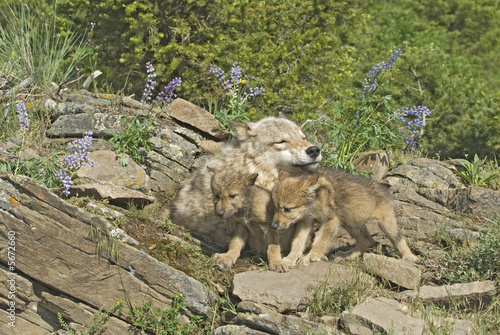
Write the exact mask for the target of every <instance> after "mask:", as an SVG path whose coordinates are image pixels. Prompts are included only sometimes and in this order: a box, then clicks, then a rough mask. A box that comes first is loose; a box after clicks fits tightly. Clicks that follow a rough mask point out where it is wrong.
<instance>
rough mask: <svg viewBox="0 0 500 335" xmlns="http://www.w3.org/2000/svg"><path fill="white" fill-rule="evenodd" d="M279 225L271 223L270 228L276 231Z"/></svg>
mask: <svg viewBox="0 0 500 335" xmlns="http://www.w3.org/2000/svg"><path fill="white" fill-rule="evenodd" d="M278 227H279V225H278V224H277V223H276V222H273V223H271V228H273V229H278Z"/></svg>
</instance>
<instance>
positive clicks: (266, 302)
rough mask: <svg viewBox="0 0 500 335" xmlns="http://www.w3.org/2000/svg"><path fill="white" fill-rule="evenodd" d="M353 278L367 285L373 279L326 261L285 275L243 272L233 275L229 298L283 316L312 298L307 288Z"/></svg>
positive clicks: (269, 272)
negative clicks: (262, 307)
mask: <svg viewBox="0 0 500 335" xmlns="http://www.w3.org/2000/svg"><path fill="white" fill-rule="evenodd" d="M355 279H360V280H362V281H363V282H366V283H367V284H368V285H371V284H373V282H374V279H373V278H371V277H370V276H368V275H366V274H364V273H362V272H360V271H359V270H356V269H354V268H351V267H348V266H345V265H341V264H331V263H329V262H317V263H312V264H310V265H309V266H300V267H298V268H294V269H291V270H290V272H287V273H278V272H274V271H247V272H242V273H238V274H236V275H235V276H234V281H233V286H234V288H233V295H235V296H237V297H238V298H239V299H241V300H249V301H254V302H256V303H258V304H260V305H263V306H266V307H267V308H270V309H273V310H275V311H277V312H280V313H283V312H290V311H297V310H300V309H302V308H304V305H305V304H307V303H308V302H309V301H310V299H311V298H312V294H311V292H310V291H309V290H308V289H310V288H311V287H312V286H314V285H317V284H319V283H320V282H324V281H327V282H328V283H329V284H330V285H332V286H335V285H336V284H338V283H340V282H343V281H353V280H355Z"/></svg>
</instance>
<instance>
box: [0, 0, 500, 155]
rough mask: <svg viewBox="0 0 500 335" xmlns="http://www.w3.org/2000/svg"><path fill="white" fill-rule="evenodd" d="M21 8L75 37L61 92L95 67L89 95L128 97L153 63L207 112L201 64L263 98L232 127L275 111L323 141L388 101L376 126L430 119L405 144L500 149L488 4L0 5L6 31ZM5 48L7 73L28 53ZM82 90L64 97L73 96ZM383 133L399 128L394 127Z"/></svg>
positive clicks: (443, 150) (118, 1)
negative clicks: (398, 115) (414, 114)
mask: <svg viewBox="0 0 500 335" xmlns="http://www.w3.org/2000/svg"><path fill="white" fill-rule="evenodd" d="M21 4H22V5H21ZM20 7H23V8H24V13H25V15H26V17H36V18H37V22H39V23H45V25H46V27H48V28H47V29H49V30H50V31H52V30H53V31H52V32H56V33H57V39H59V40H66V39H70V41H72V43H70V47H71V50H72V51H71V52H66V53H64V56H66V63H65V64H64V65H71V66H72V67H71V69H72V70H73V71H72V73H71V74H70V75H69V74H68V75H65V74H66V70H67V68H66V67H63V68H61V69H60V73H58V76H55V78H53V80H56V81H57V82H56V84H59V85H61V84H64V83H68V82H70V81H72V80H74V79H77V78H78V77H80V76H81V75H89V74H90V73H91V72H92V71H93V70H97V69H98V70H101V71H103V72H104V74H103V75H101V76H100V77H99V78H98V79H97V80H96V81H94V83H93V85H92V86H91V88H90V89H91V90H94V91H106V92H107V93H109V92H110V91H113V92H122V93H123V94H124V95H131V94H135V95H136V98H139V97H140V95H141V94H142V90H143V88H144V87H145V84H146V81H147V75H148V73H147V72H146V69H147V66H146V63H147V62H151V63H152V64H153V66H154V67H155V70H156V74H157V78H156V79H155V80H156V81H157V83H158V86H157V87H161V86H162V85H165V84H167V83H168V82H170V81H171V80H172V79H173V78H175V77H180V78H182V80H183V83H182V86H181V87H180V88H179V90H178V94H179V96H180V97H183V98H185V99H187V100H189V101H193V102H195V103H197V104H199V105H200V106H202V107H205V108H206V109H212V110H213V109H214V108H216V106H220V105H221V104H222V103H223V102H224V99H225V94H227V92H226V91H224V90H223V88H222V87H221V86H220V85H218V83H217V78H215V76H214V73H213V72H211V71H210V68H211V67H213V66H216V67H219V68H221V69H223V70H225V71H226V72H229V70H230V69H231V68H232V67H233V66H239V68H240V69H241V71H242V74H243V76H242V78H244V80H242V81H241V82H240V83H238V84H239V85H241V86H242V87H243V86H245V85H249V87H259V88H260V89H262V90H263V92H262V94H261V95H260V96H259V97H256V98H255V99H253V100H252V101H249V107H250V108H248V109H247V111H246V112H245V113H244V114H241V113H240V114H237V115H232V116H231V115H229V117H230V118H233V119H238V118H244V119H245V120H247V119H256V118H259V117H262V116H266V115H274V114H276V113H278V112H284V113H286V114H287V115H289V116H290V117H291V118H292V119H294V120H295V121H297V122H298V123H300V124H302V123H303V122H306V120H311V121H310V122H309V123H307V126H308V127H309V129H310V131H308V132H309V133H310V134H315V136H316V137H317V138H316V140H317V141H319V142H320V144H326V143H331V141H329V138H330V137H331V136H332V132H333V134H336V133H337V132H336V131H335V129H334V125H335V124H337V123H339V122H341V121H342V118H343V117H345V115H351V116H352V115H353V114H355V115H357V113H358V112H359V111H360V109H362V108H363V106H364V108H368V107H369V108H371V109H376V107H378V103H379V102H380V99H381V98H382V97H385V98H384V108H383V109H380V108H379V109H378V110H377V111H376V113H375V114H376V116H377V117H380V118H386V119H390V118H391V117H392V116H394V115H393V114H394V112H395V111H397V110H400V109H401V108H406V107H409V108H411V107H412V106H426V107H427V108H428V109H429V111H430V112H431V116H430V117H428V118H427V119H426V120H425V127H422V129H421V130H419V135H420V136H419V139H418V143H415V144H418V147H419V148H420V149H422V150H424V151H425V152H426V153H428V154H429V155H430V156H433V157H435V156H439V157H443V158H448V157H460V158H464V157H465V156H466V155H468V157H473V156H474V154H478V155H479V156H480V157H484V156H486V155H489V156H490V158H492V157H493V155H494V154H498V153H499V152H500V131H499V128H500V126H499V122H498V117H499V114H500V108H499V89H500V82H499V79H498V78H500V73H499V69H500V67H499V60H498V57H499V56H498V55H499V54H500V50H499V48H500V43H499V41H498V40H499V37H498V36H500V26H499V25H498V24H497V22H498V19H499V18H500V14H499V13H500V9H499V8H498V7H499V5H498V1H495V0H479V1H475V0H448V1H445V0H440V1H434V0H433V1H428V0H426V1H419V2H415V1H410V0H402V1H396V2H394V1H368V0H342V1H331V0H317V1H306V2H304V1H298V0H292V1H286V2H283V1H257V0H246V1H199V0H198V1H178V0H174V1H157V2H152V1H149V0H138V1H132V0H104V1H99V2H96V1H90V2H89V1H84V0H72V1H66V0H64V1H52V0H42V1H37V2H32V1H20V0H16V1H10V3H7V2H3V3H2V4H1V5H0V9H1V10H2V12H3V17H2V19H1V21H2V26H3V29H5V28H9V24H11V23H12V18H13V16H15V15H16V14H15V9H16V8H20ZM13 8H14V12H13V11H12V9H13ZM2 41H3V43H2V50H1V53H2V55H1V64H2V73H3V76H5V75H6V73H9V70H10V69H11V67H12V64H13V63H15V61H16V59H17V60H19V58H23V57H27V56H28V55H18V54H14V53H12V50H8V48H5V43H6V42H5V36H3V37H2ZM82 49H83V51H84V52H82ZM398 49H401V51H402V52H401V54H400V55H399V59H398V61H397V62H395V63H394V68H393V69H392V70H391V71H382V72H381V73H380V75H379V77H378V82H377V89H376V90H375V91H373V92H370V93H372V96H371V97H370V99H372V100H369V101H363V102H360V101H359V100H360V99H361V96H362V94H363V93H362V92H363V88H364V87H365V85H366V79H367V78H368V77H369V76H370V74H369V71H370V70H373V68H374V67H375V66H376V65H377V64H382V62H383V61H385V60H387V58H388V57H389V55H390V54H391V53H392V52H393V51H394V50H398ZM77 50H80V53H78V52H76V51H77ZM40 51H41V50H39V52H40ZM32 56H33V55H32ZM9 57H10V58H11V59H8V58H9ZM12 57H13V58H14V59H12ZM70 59H71V60H70ZM27 61H29V60H27ZM45 64H47V60H45ZM41 67H46V65H39V66H38V67H37V66H35V68H31V67H24V73H19V72H16V73H14V74H12V73H10V74H9V75H7V76H12V77H11V78H9V79H12V80H16V81H19V82H20V81H22V80H24V79H26V77H27V76H29V75H31V74H34V73H33V72H36V71H37V70H40V68H41ZM44 79H45V80H47V78H46V77H44ZM83 80H84V79H81V80H78V81H74V82H71V84H67V86H66V87H73V88H78V87H80V86H81V85H82V83H83ZM49 83H50V82H49ZM46 84H47V83H46ZM216 97H217V99H216ZM226 98H227V97H226ZM217 102H218V104H217ZM341 111H343V113H341ZM346 113H347V114H346ZM377 113H378V114H377ZM229 114H231V113H229ZM382 114H383V115H382ZM312 120H318V121H317V122H312ZM388 128H389V129H390V130H392V131H396V130H398V129H400V128H401V125H400V124H398V123H397V122H391V124H388ZM424 128H425V131H424ZM376 131H377V129H372V130H371V132H372V133H375V135H376V136H379V135H380V134H377V133H376ZM381 135H384V134H381ZM391 141H392V140H391ZM382 142H383V141H382ZM369 144H370V145H371V146H372V147H373V146H387V144H386V143H374V142H373V141H371V143H369ZM401 146H403V147H404V144H403V145H401ZM325 149H328V148H325ZM330 149H331V151H332V152H333V151H335V150H337V149H338V145H333V147H331V148H330ZM386 149H387V148H386Z"/></svg>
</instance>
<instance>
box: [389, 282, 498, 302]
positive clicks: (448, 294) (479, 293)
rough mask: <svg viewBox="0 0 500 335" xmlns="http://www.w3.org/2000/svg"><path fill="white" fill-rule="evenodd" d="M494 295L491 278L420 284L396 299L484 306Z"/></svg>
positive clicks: (494, 290)
mask: <svg viewBox="0 0 500 335" xmlns="http://www.w3.org/2000/svg"><path fill="white" fill-rule="evenodd" d="M495 295H496V288H495V283H494V282H493V281H491V280H488V281H480V282H479V281H476V282H472V283H465V284H453V285H444V286H421V287H419V288H418V290H411V291H403V292H401V293H399V294H398V299H400V300H403V301H410V300H418V301H422V302H423V303H426V304H434V305H438V306H445V307H448V306H450V305H453V306H455V307H457V308H461V307H462V308H469V307H483V308H484V307H486V306H488V305H489V304H490V303H491V301H492V300H493V298H494V297H495Z"/></svg>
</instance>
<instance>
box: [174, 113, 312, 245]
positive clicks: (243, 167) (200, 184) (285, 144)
mask: <svg viewBox="0 0 500 335" xmlns="http://www.w3.org/2000/svg"><path fill="white" fill-rule="evenodd" d="M231 126H232V127H233V129H234V131H235V133H236V140H234V141H232V142H229V143H227V144H225V145H224V146H223V147H222V149H221V151H220V152H219V153H217V154H216V155H214V156H212V157H210V158H208V159H207V161H206V162H205V163H204V164H202V165H200V167H199V168H198V169H197V170H195V171H193V172H192V173H191V175H190V176H189V177H188V178H187V179H186V180H184V182H183V183H182V184H181V185H180V187H179V188H178V190H177V193H176V195H175V196H174V199H173V200H172V203H171V208H170V220H171V221H172V223H174V224H177V225H181V226H185V227H187V228H188V229H190V230H193V231H197V232H199V233H201V234H210V235H211V236H213V237H214V238H216V239H217V240H218V241H220V242H221V243H224V244H225V245H227V244H229V242H230V241H231V235H232V231H234V225H231V224H229V225H227V224H226V223H227V222H224V220H223V219H221V218H220V217H219V216H218V215H215V211H214V202H213V197H212V191H211V186H210V185H211V176H210V173H209V171H208V169H207V166H210V167H212V168H214V169H216V170H222V169H227V170H234V171H239V172H240V173H241V174H254V173H257V174H258V175H259V178H258V179H257V180H256V185H258V186H260V187H262V188H263V189H265V190H268V191H270V190H271V189H272V187H273V186H274V183H275V181H276V180H277V179H278V171H279V170H280V169H282V170H285V171H290V172H296V171H314V170H315V169H316V168H317V167H318V165H319V163H320V162H321V153H320V150H319V148H318V147H317V146H315V145H313V144H312V143H310V142H308V141H307V140H306V139H305V135H304V133H303V132H302V130H301V129H300V127H299V126H298V125H297V124H295V123H294V122H292V121H290V120H288V119H286V118H283V117H267V118H264V119H261V120H259V121H257V122H251V123H248V124H243V123H237V122H231Z"/></svg>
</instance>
